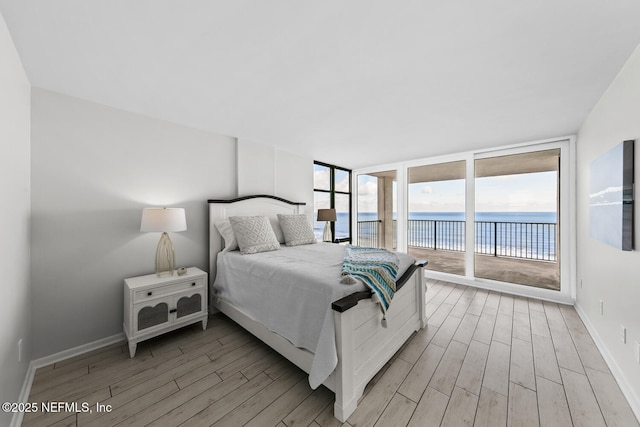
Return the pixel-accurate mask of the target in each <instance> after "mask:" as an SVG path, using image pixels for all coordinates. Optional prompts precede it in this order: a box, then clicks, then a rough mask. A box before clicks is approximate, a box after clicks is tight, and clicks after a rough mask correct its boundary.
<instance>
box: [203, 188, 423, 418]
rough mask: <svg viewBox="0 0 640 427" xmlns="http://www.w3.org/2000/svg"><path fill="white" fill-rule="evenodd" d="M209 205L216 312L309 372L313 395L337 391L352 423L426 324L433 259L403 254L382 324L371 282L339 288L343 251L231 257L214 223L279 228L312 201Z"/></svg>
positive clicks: (340, 408)
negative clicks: (252, 222) (263, 220)
mask: <svg viewBox="0 0 640 427" xmlns="http://www.w3.org/2000/svg"><path fill="white" fill-rule="evenodd" d="M208 202H209V229H210V239H209V249H210V259H209V263H210V270H209V271H210V276H209V277H210V278H211V283H210V287H211V289H210V292H209V295H210V298H211V301H210V309H211V311H212V312H216V311H220V312H222V313H224V314H225V315H226V316H228V317H229V318H231V319H232V320H234V321H235V322H236V323H238V324H239V325H241V326H242V327H243V328H245V329H246V330H247V331H249V332H251V333H252V334H253V335H255V336H256V337H258V338H259V339H260V340H262V341H263V342H265V343H266V344H268V345H269V346H270V347H272V348H273V349H274V350H276V351H277V352H279V353H280V354H282V355H283V356H284V357H285V358H287V359H288V360H290V361H291V362H292V363H294V364H295V365H297V366H298V367H299V368H301V369H302V370H303V371H305V372H306V373H308V374H309V383H310V385H311V386H312V387H313V388H316V387H317V386H319V385H320V384H323V385H324V386H326V387H327V388H329V389H330V390H331V391H333V392H334V393H335V396H336V400H335V404H334V415H335V417H336V418H337V419H338V420H340V421H342V422H344V421H346V419H347V418H348V417H349V415H351V414H352V413H353V411H355V409H356V407H357V403H358V399H359V398H360V397H361V396H362V393H363V392H364V388H365V386H366V385H367V383H368V382H369V381H370V380H371V378H373V376H374V375H375V374H376V373H377V372H378V371H379V370H380V368H382V367H383V366H384V364H385V363H387V361H388V360H389V359H390V358H391V357H392V356H393V354H394V353H395V352H397V351H398V349H399V348H400V347H401V346H402V345H403V344H404V342H405V341H406V340H407V339H408V338H409V337H410V336H411V335H412V334H413V332H415V331H418V330H419V329H421V328H423V327H425V325H426V317H425V302H426V301H425V292H426V287H425V281H424V276H423V274H422V267H423V266H424V265H425V264H426V262H424V261H418V262H415V261H414V260H413V259H412V258H410V257H409V256H407V255H406V254H405V255H402V254H398V256H399V261H400V262H399V270H398V277H399V278H398V279H397V281H396V287H397V292H396V294H395V296H394V297H393V304H391V305H390V307H389V309H388V311H387V312H386V314H385V315H384V317H385V321H384V322H383V321H382V318H383V313H382V311H381V309H380V305H379V304H378V303H377V302H375V301H374V300H373V299H372V298H371V295H372V292H371V291H370V290H369V289H368V288H367V287H366V286H365V285H364V284H362V283H361V282H359V281H358V283H356V284H353V285H345V284H341V283H340V277H339V274H340V268H341V267H340V265H341V262H342V258H343V254H344V246H342V245H336V244H331V243H317V244H309V245H300V246H295V247H287V246H285V245H284V244H283V245H282V246H281V248H280V249H278V250H274V251H266V252H262V253H257V254H252V255H241V254H240V253H239V252H238V251H229V250H228V248H227V250H224V249H225V248H224V239H223V237H222V235H221V234H220V231H219V229H218V226H216V224H218V225H219V224H220V223H221V222H224V221H225V220H228V219H229V218H230V217H245V216H264V217H268V218H269V219H270V221H271V222H272V224H277V215H278V214H283V215H299V214H303V213H304V203H294V202H290V201H287V200H284V199H281V198H278V197H274V196H249V197H242V198H238V199H232V200H209V201H208ZM275 228H276V226H275V225H274V229H275ZM276 234H278V233H276ZM278 240H281V238H279V239H278ZM287 298H291V300H287ZM291 301H295V303H292V302H291ZM282 316H286V317H282ZM294 319H299V320H294ZM304 322H307V323H308V324H303V323H304ZM383 323H384V325H385V326H384V327H383Z"/></svg>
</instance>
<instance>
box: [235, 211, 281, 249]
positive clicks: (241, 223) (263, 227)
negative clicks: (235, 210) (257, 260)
mask: <svg viewBox="0 0 640 427" xmlns="http://www.w3.org/2000/svg"><path fill="white" fill-rule="evenodd" d="M229 222H230V223H231V228H232V229H233V233H234V234H235V236H236V240H237V241H238V247H239V248H240V253H241V254H243V255H246V254H255V253H258V252H266V251H275V250H278V249H280V243H279V242H278V239H277V238H276V235H275V233H274V232H273V228H271V223H270V222H269V218H267V217H266V216H232V217H229Z"/></svg>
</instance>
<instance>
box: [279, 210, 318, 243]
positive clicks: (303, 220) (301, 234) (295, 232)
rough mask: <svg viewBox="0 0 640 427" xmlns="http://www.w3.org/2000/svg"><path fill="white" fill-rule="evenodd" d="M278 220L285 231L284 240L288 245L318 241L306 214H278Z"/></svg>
mask: <svg viewBox="0 0 640 427" xmlns="http://www.w3.org/2000/svg"><path fill="white" fill-rule="evenodd" d="M278 221H279V222H280V227H281V228H282V232H283V233H284V241H285V242H286V244H287V246H299V245H309V244H312V243H316V235H315V234H314V232H313V228H312V227H311V224H310V223H309V219H308V218H307V216H306V215H304V214H301V215H283V214H278Z"/></svg>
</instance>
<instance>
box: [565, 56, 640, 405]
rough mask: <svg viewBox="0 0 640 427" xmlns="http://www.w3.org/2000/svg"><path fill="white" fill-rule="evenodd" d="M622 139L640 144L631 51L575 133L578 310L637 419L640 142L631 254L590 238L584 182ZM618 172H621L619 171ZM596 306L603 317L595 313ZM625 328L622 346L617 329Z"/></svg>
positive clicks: (637, 76) (637, 63)
mask: <svg viewBox="0 0 640 427" xmlns="http://www.w3.org/2000/svg"><path fill="white" fill-rule="evenodd" d="M624 140H636V141H640V50H639V49H636V51H635V52H634V54H633V55H632V56H631V57H630V58H629V60H628V61H627V63H626V65H625V66H624V67H623V68H622V70H621V71H620V73H619V74H618V76H617V77H616V79H615V80H614V81H613V83H612V84H611V86H610V87H609V89H607V91H606V92H605V93H604V95H603V96H602V98H601V99H600V100H599V102H598V103H597V104H596V106H595V107H594V109H593V110H592V112H591V113H590V115H589V117H588V118H587V119H586V120H585V122H584V123H583V124H582V126H581V128H580V131H579V132H578V136H577V142H576V149H577V156H576V159H577V160H576V161H577V168H576V170H577V175H576V185H577V191H576V211H577V248H578V253H577V272H578V275H577V278H578V281H577V303H576V305H577V307H578V309H579V310H580V311H581V312H582V313H583V314H584V315H585V317H586V320H587V321H588V323H589V324H590V326H591V331H592V332H594V333H595V339H596V341H599V342H600V344H601V346H602V347H601V348H603V353H605V356H606V357H608V359H609V362H610V363H611V364H612V365H611V367H612V370H613V371H614V374H617V376H618V378H619V379H620V378H624V381H623V384H620V385H621V386H622V388H623V390H626V393H627V397H628V399H629V400H630V403H631V405H632V407H634V409H635V411H636V415H639V414H640V400H639V396H640V364H639V363H638V362H637V361H636V351H637V350H636V346H637V345H638V344H637V343H638V342H640V209H638V206H637V202H638V200H640V198H639V195H638V188H639V186H640V149H638V147H639V144H640V142H636V150H635V201H636V202H635V204H636V206H635V213H634V217H635V218H634V220H635V231H634V241H635V249H634V250H633V251H629V252H627V251H622V250H620V249H616V248H614V247H611V246H608V245H606V244H605V243H602V242H600V241H598V240H596V239H594V238H592V237H590V235H589V221H590V220H591V218H589V183H590V177H589V174H590V165H591V162H592V161H593V160H595V159H596V158H598V157H599V156H601V155H602V154H603V153H605V152H607V151H608V150H610V149H611V148H613V147H614V146H616V145H618V144H620V143H621V142H622V141H624ZM620 173H622V171H620ZM600 301H602V302H603V313H602V314H600ZM622 326H624V327H626V328H627V342H626V344H624V343H623V342H622V340H621V327H622Z"/></svg>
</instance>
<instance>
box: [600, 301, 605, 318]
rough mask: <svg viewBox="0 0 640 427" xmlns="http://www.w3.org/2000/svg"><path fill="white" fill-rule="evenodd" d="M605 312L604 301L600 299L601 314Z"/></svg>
mask: <svg viewBox="0 0 640 427" xmlns="http://www.w3.org/2000/svg"><path fill="white" fill-rule="evenodd" d="M603 314H604V301H602V300H600V316H602V315H603Z"/></svg>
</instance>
